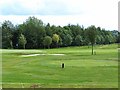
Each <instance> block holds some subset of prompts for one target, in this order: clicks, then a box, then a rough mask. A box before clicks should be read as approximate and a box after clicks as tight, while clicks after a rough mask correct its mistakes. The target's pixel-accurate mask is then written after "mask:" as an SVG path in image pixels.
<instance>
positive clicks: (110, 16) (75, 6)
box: [0, 0, 119, 30]
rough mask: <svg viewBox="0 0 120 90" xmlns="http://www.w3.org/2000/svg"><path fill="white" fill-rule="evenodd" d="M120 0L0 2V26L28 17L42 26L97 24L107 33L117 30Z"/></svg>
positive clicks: (27, 0)
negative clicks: (37, 20)
mask: <svg viewBox="0 0 120 90" xmlns="http://www.w3.org/2000/svg"><path fill="white" fill-rule="evenodd" d="M118 1H119V0H0V23H3V21H4V20H10V21H11V22H12V23H13V24H14V25H16V24H22V23H23V22H25V20H26V19H27V18H28V17H29V16H35V17H36V18H38V19H41V20H42V21H43V23H45V24H47V23H50V24H51V25H53V24H54V25H56V26H57V25H60V26H65V25H68V24H75V25H76V24H79V25H83V26H84V27H88V26H90V25H95V26H96V27H99V26H100V27H101V28H105V29H106V30H117V29H118Z"/></svg>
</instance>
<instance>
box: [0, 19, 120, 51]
mask: <svg viewBox="0 0 120 90" xmlns="http://www.w3.org/2000/svg"><path fill="white" fill-rule="evenodd" d="M0 30H2V48H5V49H8V48H14V49H25V48H26V49H38V48H58V47H67V46H84V45H92V46H93V45H94V44H99V45H103V44H112V43H119V42H120V39H119V38H120V32H118V31H117V30H113V31H109V30H105V29H103V28H101V27H95V26H94V25H91V26H89V27H87V28H84V26H80V25H78V24H77V25H70V24H68V25H66V26H62V27H61V26H55V25H50V24H49V23H48V24H47V25H45V24H44V23H43V22H42V21H41V20H39V19H37V18H36V17H29V18H28V19H27V20H26V21H25V22H23V23H22V24H19V25H15V26H14V25H13V24H12V22H11V21H4V22H3V23H2V24H1V26H0Z"/></svg>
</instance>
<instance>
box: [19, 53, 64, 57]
mask: <svg viewBox="0 0 120 90" xmlns="http://www.w3.org/2000/svg"><path fill="white" fill-rule="evenodd" d="M39 55H41V56H43V55H46V56H47V55H52V56H63V55H65V54H29V55H21V57H31V56H39Z"/></svg>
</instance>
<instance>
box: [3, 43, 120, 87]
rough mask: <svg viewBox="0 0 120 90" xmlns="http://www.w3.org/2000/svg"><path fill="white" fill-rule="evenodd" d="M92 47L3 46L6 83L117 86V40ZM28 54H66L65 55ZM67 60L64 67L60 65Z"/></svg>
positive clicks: (50, 85) (42, 85) (53, 85)
mask: <svg viewBox="0 0 120 90" xmlns="http://www.w3.org/2000/svg"><path fill="white" fill-rule="evenodd" d="M95 51H96V55H91V48H88V47H87V46H82V47H66V48H58V49H40V50H12V49H11V50H10V49H9V50H5V49H3V50H2V58H3V59H2V67H3V74H2V76H3V77H2V79H3V81H2V82H3V87H5V88H10V87H13V88H16V87H17V88H22V87H24V88H25V87H27V88H29V87H30V86H31V85H34V84H37V85H38V86H39V87H41V88H46V87H47V88H56V87H57V88H68V87H69V88H114V87H118V48H117V44H112V45H104V46H102V45H100V46H95ZM28 54H65V55H63V56H57V55H56V56H54V55H44V56H42V55H38V56H30V57H21V55H28ZM61 63H65V68H64V69H62V68H61Z"/></svg>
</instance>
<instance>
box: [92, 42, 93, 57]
mask: <svg viewBox="0 0 120 90" xmlns="http://www.w3.org/2000/svg"><path fill="white" fill-rule="evenodd" d="M92 55H93V44H92Z"/></svg>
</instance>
